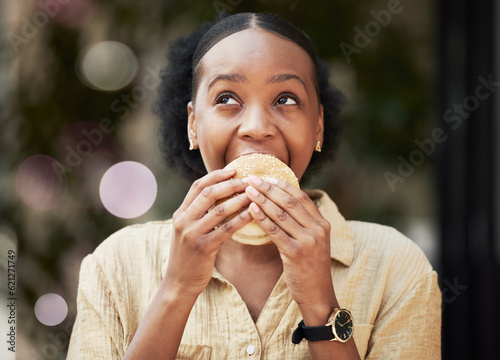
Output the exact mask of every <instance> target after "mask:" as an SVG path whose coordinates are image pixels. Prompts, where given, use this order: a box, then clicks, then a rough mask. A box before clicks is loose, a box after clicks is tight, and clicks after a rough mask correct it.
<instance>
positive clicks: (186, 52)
mask: <svg viewBox="0 0 500 360" xmlns="http://www.w3.org/2000/svg"><path fill="white" fill-rule="evenodd" d="M249 28H258V29H262V30H266V31H269V32H272V33H274V34H277V35H279V36H281V37H284V38H286V39H288V40H290V41H292V42H294V43H296V44H297V45H299V46H300V47H302V48H303V49H304V50H305V51H306V52H307V54H308V55H309V56H310V58H311V60H312V63H313V65H314V70H315V74H314V75H315V77H316V79H315V82H316V89H317V92H318V98H319V100H320V103H321V104H322V105H323V112H324V139H323V144H322V151H321V152H314V153H313V156H312V158H311V161H310V163H309V166H308V168H307V170H306V173H305V174H304V176H303V177H302V179H301V182H302V183H304V181H306V180H307V178H308V177H309V176H310V175H311V174H312V173H313V172H315V171H316V170H318V169H319V168H320V167H321V166H322V165H323V164H324V163H325V162H326V161H328V160H333V159H334V156H335V150H336V148H337V138H338V135H339V134H340V127H339V125H338V124H337V122H336V116H337V114H338V113H339V111H340V108H341V107H342V105H343V103H344V96H343V94H342V92H340V91H339V90H337V89H335V88H334V87H332V86H330V84H329V75H330V69H329V67H328V65H327V64H326V63H325V62H324V61H322V60H321V59H319V58H318V57H317V55H316V51H315V49H314V46H313V44H312V42H311V40H310V39H309V37H308V36H307V35H306V34H305V33H304V32H302V31H301V30H299V29H298V28H297V27H295V26H294V25H292V24H291V23H290V22H288V21H287V20H285V19H283V18H281V17H280V16H278V15H274V14H268V13H239V14H235V15H232V16H229V17H226V18H224V19H222V20H220V21H218V22H216V23H215V24H210V23H205V24H203V25H202V26H201V27H200V28H199V29H198V30H195V31H194V32H192V33H191V34H190V35H188V36H186V37H182V38H178V39H176V40H174V41H173V42H172V43H171V44H170V47H169V51H168V55H167V60H168V65H167V67H166V68H165V70H163V71H162V72H161V74H160V77H161V83H160V86H159V94H158V99H157V101H156V103H155V105H154V111H155V113H156V114H157V115H158V116H159V118H160V129H159V134H160V149H161V152H162V154H163V156H164V158H165V160H166V163H167V165H168V166H169V167H170V168H172V169H174V170H176V171H177V172H179V173H180V174H181V175H182V176H184V177H185V178H186V179H188V180H190V181H194V180H196V179H198V178H200V177H202V176H203V175H205V174H206V173H207V170H206V169H205V165H204V163H203V160H202V158H201V154H200V152H199V151H189V140H188V136H187V121H188V113H187V104H188V103H189V102H190V101H191V100H194V98H195V97H196V91H197V87H198V82H199V78H200V68H201V66H198V65H200V61H201V59H202V58H203V56H204V55H205V54H206V53H207V52H208V51H209V50H210V49H211V48H212V47H213V46H214V45H215V44H217V43H218V42H219V41H221V40H222V39H224V38H226V37H228V36H229V35H232V34H234V33H237V32H239V31H242V30H245V29H249Z"/></svg>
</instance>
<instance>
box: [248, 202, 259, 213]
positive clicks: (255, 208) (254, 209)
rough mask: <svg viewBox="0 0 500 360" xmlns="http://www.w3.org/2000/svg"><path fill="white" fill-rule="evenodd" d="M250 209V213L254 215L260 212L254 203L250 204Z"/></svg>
mask: <svg viewBox="0 0 500 360" xmlns="http://www.w3.org/2000/svg"><path fill="white" fill-rule="evenodd" d="M250 209H252V211H253V212H254V213H256V214H258V213H259V212H260V209H259V207H258V206H257V204H256V203H251V204H250Z"/></svg>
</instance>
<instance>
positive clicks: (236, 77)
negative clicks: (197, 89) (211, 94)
mask: <svg viewBox="0 0 500 360" xmlns="http://www.w3.org/2000/svg"><path fill="white" fill-rule="evenodd" d="M221 80H228V81H232V82H239V83H241V82H246V81H247V78H246V76H245V75H241V74H235V73H230V74H219V75H216V76H214V78H213V79H212V80H210V82H209V83H208V89H209V90H210V88H211V87H212V86H214V85H215V84H216V83H217V82H218V81H221Z"/></svg>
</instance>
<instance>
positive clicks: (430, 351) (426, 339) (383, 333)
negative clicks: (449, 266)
mask: <svg viewBox="0 0 500 360" xmlns="http://www.w3.org/2000/svg"><path fill="white" fill-rule="evenodd" d="M365 359H366V360H374V359H377V360H381V359H384V360H387V359H405V360H423V359H425V360H434V359H436V360H437V359H441V291H440V289H439V286H438V283H437V274H436V272H435V271H432V272H429V273H427V274H426V275H424V276H423V277H422V278H421V279H420V280H419V281H418V282H417V283H416V284H415V285H414V286H413V288H410V289H408V291H407V292H406V293H404V294H403V295H402V296H401V298H400V299H399V300H398V301H397V302H395V303H394V304H393V305H392V306H391V307H390V308H389V309H386V310H382V312H381V313H380V314H379V316H378V318H377V320H376V322H375V325H374V327H373V331H372V336H371V339H370V343H369V346H368V353H367V355H366V358H365Z"/></svg>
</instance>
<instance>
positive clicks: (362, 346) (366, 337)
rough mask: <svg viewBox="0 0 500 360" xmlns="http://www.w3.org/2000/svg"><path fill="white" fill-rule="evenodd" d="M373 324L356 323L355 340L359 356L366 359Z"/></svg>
mask: <svg viewBox="0 0 500 360" xmlns="http://www.w3.org/2000/svg"><path fill="white" fill-rule="evenodd" d="M372 330H373V325H370V324H355V325H354V335H353V337H354V341H355V342H356V348H357V349H358V353H359V357H360V358H361V359H364V358H365V357H366V352H367V350H368V343H369V342H370V337H371V335H372Z"/></svg>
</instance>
